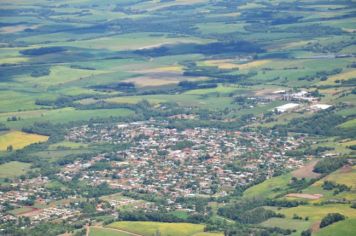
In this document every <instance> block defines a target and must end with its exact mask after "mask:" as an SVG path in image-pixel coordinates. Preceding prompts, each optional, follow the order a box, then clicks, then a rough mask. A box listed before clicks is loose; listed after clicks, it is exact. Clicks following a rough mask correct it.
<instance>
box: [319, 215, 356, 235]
mask: <svg viewBox="0 0 356 236" xmlns="http://www.w3.org/2000/svg"><path fill="white" fill-rule="evenodd" d="M355 232H356V219H346V220H344V221H340V222H336V223H334V224H332V225H329V226H327V227H325V228H322V229H320V230H319V231H318V232H317V233H316V234H315V236H352V235H355Z"/></svg>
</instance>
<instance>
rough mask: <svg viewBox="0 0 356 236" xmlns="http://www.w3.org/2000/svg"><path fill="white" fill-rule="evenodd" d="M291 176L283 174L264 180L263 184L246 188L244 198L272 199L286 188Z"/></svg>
mask: <svg viewBox="0 0 356 236" xmlns="http://www.w3.org/2000/svg"><path fill="white" fill-rule="evenodd" d="M291 177H292V175H291V174H285V175H281V176H277V177H273V178H271V179H268V180H265V181H264V182H262V183H260V184H257V185H255V186H252V187H251V188H248V189H247V190H246V191H245V192H244V194H243V197H244V198H252V197H273V196H276V195H278V194H279V193H280V192H281V191H283V189H285V188H286V186H287V184H288V183H289V181H290V180H291Z"/></svg>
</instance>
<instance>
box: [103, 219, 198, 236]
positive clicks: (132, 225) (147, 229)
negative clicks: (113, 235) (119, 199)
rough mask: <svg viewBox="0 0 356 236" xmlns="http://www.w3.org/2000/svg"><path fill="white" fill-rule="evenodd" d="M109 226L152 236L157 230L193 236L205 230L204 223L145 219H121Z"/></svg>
mask: <svg viewBox="0 0 356 236" xmlns="http://www.w3.org/2000/svg"><path fill="white" fill-rule="evenodd" d="M108 227H109V228H114V229H122V230H125V231H129V232H133V233H137V234H142V235H144V236H151V235H152V234H155V233H156V232H157V231H159V232H160V233H161V235H162V236H168V235H180V236H193V235H195V234H196V233H201V232H203V230H204V225H198V224H189V223H159V222H143V221H137V222H133V221H121V222H116V223H113V224H110V225H108Z"/></svg>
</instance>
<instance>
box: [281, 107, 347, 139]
mask: <svg viewBox="0 0 356 236" xmlns="http://www.w3.org/2000/svg"><path fill="white" fill-rule="evenodd" d="M345 121H347V118H346V117H343V116H341V115H338V114H336V113H335V110H333V109H328V110H325V111H320V112H318V113H316V114H315V115H313V116H311V117H307V118H296V119H293V120H291V121H290V122H289V123H288V124H287V125H277V126H275V127H274V129H275V130H281V131H283V130H284V132H285V131H287V132H296V133H306V134H311V135H321V136H342V137H349V136H351V137H352V135H354V133H353V132H348V131H347V130H343V129H341V128H338V127H337V126H338V125H340V124H342V123H344V122H345Z"/></svg>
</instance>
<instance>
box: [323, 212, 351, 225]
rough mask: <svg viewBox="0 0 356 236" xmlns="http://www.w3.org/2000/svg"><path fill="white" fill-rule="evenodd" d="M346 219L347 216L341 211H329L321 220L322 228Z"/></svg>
mask: <svg viewBox="0 0 356 236" xmlns="http://www.w3.org/2000/svg"><path fill="white" fill-rule="evenodd" d="M342 220H345V216H344V215H342V214H340V213H329V214H327V215H326V216H325V217H324V218H323V219H322V220H321V222H320V228H324V227H326V226H328V225H331V224H333V223H335V222H338V221H342Z"/></svg>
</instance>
